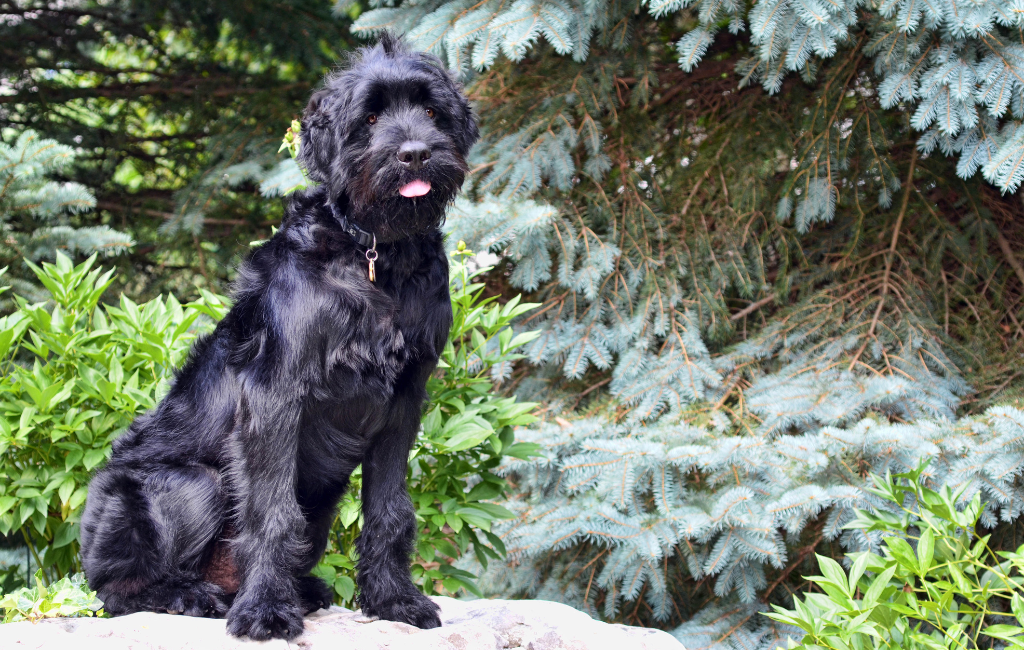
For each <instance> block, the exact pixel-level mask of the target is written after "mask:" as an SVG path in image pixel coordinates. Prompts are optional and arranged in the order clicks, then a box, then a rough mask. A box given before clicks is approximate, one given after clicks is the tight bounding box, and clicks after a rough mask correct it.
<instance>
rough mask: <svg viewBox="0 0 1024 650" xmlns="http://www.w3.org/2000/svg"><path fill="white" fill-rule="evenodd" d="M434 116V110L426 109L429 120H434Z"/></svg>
mask: <svg viewBox="0 0 1024 650" xmlns="http://www.w3.org/2000/svg"><path fill="white" fill-rule="evenodd" d="M434 115H436V113H434V109H432V108H428V109H427V117H429V118H430V119H434Z"/></svg>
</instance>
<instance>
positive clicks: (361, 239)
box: [331, 202, 377, 248]
mask: <svg viewBox="0 0 1024 650" xmlns="http://www.w3.org/2000/svg"><path fill="white" fill-rule="evenodd" d="M331 214H333V215H334V218H335V219H336V220H337V221H338V225H340V226H341V229H342V230H344V231H345V232H347V233H348V234H349V236H351V237H352V239H354V240H356V242H358V243H359V245H360V246H363V247H364V248H373V247H375V246H376V245H377V238H376V237H374V236H373V233H369V232H366V231H365V230H363V229H362V228H360V227H359V226H357V225H355V224H354V223H352V222H350V221H349V220H348V218H347V217H346V216H345V215H343V214H342V213H341V210H339V209H338V205H337V204H336V203H334V202H332V203H331Z"/></svg>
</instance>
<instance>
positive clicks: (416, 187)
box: [398, 181, 430, 199]
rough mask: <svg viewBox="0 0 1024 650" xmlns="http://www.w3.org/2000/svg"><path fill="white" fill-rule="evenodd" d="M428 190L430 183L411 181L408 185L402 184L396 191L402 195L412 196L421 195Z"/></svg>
mask: <svg viewBox="0 0 1024 650" xmlns="http://www.w3.org/2000/svg"><path fill="white" fill-rule="evenodd" d="M429 191H430V183H427V182H425V181H413V182H411V183H409V184H408V185H403V186H402V188H401V189H400V190H398V193H399V194H401V195H402V196H405V197H408V198H410V199H411V198H413V197H417V196H423V195H424V194H426V193H427V192H429Z"/></svg>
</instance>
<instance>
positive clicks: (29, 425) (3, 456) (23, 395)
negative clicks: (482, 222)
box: [0, 246, 536, 603]
mask: <svg viewBox="0 0 1024 650" xmlns="http://www.w3.org/2000/svg"><path fill="white" fill-rule="evenodd" d="M471 256H472V252H471V251H468V250H465V246H460V249H459V250H458V251H456V252H455V253H453V267H452V275H451V282H452V287H451V289H452V306H453V311H454V325H453V327H452V333H451V339H450V341H449V343H448V345H447V346H446V347H445V350H444V353H443V358H442V362H441V364H440V368H439V370H438V372H437V373H435V376H434V377H433V378H431V380H430V382H429V384H428V391H429V392H430V395H431V402H430V407H429V409H428V410H427V412H426V413H425V414H424V418H423V432H422V434H421V436H420V437H419V438H418V440H417V443H416V445H415V447H414V449H413V452H412V456H411V458H412V462H411V463H410V473H409V490H410V493H411V496H412V499H413V502H414V504H415V506H416V513H417V518H418V524H419V530H420V537H419V542H418V544H417V553H416V558H415V560H414V565H413V576H414V579H415V580H416V582H417V583H418V584H419V585H420V587H421V588H422V589H423V590H424V591H425V592H426V593H439V592H444V591H447V592H449V593H454V592H456V591H458V590H459V589H460V588H465V589H467V590H469V591H471V592H474V593H478V592H477V591H476V587H475V586H474V584H473V578H474V576H473V575H472V574H470V573H468V572H466V571H461V570H459V569H456V568H454V567H453V566H452V562H453V561H454V560H455V559H456V558H458V557H459V556H461V555H462V554H463V553H466V552H467V551H469V550H470V548H472V551H473V553H474V554H475V556H476V557H477V559H478V560H479V561H480V562H481V563H482V564H484V565H485V566H486V564H487V560H488V558H500V557H503V556H504V547H503V545H502V543H501V540H500V539H499V538H498V537H497V536H495V535H493V534H492V533H491V532H490V529H491V524H492V523H493V522H494V521H496V520H499V519H503V518H508V517H511V516H512V513H510V512H509V511H508V510H506V509H505V508H503V507H501V506H498V505H495V504H493V503H489V501H490V500H492V499H496V498H499V497H501V496H502V495H503V494H504V490H505V482H504V480H502V479H501V478H500V477H499V476H497V475H496V474H495V473H494V470H495V469H496V468H497V466H498V464H499V463H500V462H501V458H502V457H503V456H514V457H518V458H527V457H528V456H529V455H530V454H531V453H532V452H533V451H534V449H535V448H536V447H535V445H530V444H525V443H515V441H514V439H513V433H512V430H513V427H515V426H518V425H523V424H528V423H529V422H532V421H533V420H534V419H535V418H534V416H532V415H531V414H530V411H531V410H533V408H534V407H535V406H536V405H535V404H534V403H531V402H517V401H516V400H515V398H513V397H499V396H497V395H494V394H493V393H492V390H493V384H492V381H491V379H490V378H489V377H490V375H491V374H493V373H494V372H496V371H497V370H496V369H502V370H506V369H508V368H509V367H510V364H511V363H512V362H514V361H516V360H517V359H519V358H521V356H522V355H520V354H517V353H516V352H515V350H516V349H517V348H518V347H519V346H521V345H524V344H526V343H528V342H529V341H531V340H533V338H534V337H535V336H536V335H535V334H533V333H527V334H519V335H514V334H513V331H512V327H511V325H510V323H511V321H512V320H513V319H514V318H516V317H517V316H519V315H521V314H523V313H524V312H526V311H528V310H530V309H532V308H533V307H534V306H533V305H530V304H522V303H520V302H519V300H518V299H513V300H511V301H509V302H508V303H506V304H504V305H502V304H499V303H497V302H496V299H495V298H484V296H483V285H481V284H478V283H474V282H473V281H472V280H473V278H474V277H476V276H477V275H478V274H480V273H482V272H485V271H486V270H487V269H479V270H477V271H475V272H472V273H471V272H470V270H469V267H468V266H467V264H466V262H467V260H468V258H469V257H471ZM93 262H94V258H90V259H89V260H88V261H86V262H85V263H83V264H80V265H78V266H73V265H72V263H71V261H70V260H69V259H68V258H66V257H63V256H61V255H58V257H57V263H56V264H44V265H43V268H36V267H33V270H34V271H35V273H36V276H37V277H38V278H39V280H40V282H41V283H42V284H43V285H44V286H45V287H46V288H47V290H48V291H49V292H50V294H51V296H52V304H33V305H30V304H28V303H27V302H26V301H25V300H24V299H22V298H19V297H15V301H16V304H17V310H16V311H15V312H14V313H12V314H10V315H9V316H6V317H4V318H0V364H2V366H0V368H2V373H3V377H4V381H3V385H2V387H0V414H2V417H0V533H3V534H8V533H10V532H12V531H14V532H16V533H17V534H19V535H21V536H22V537H23V538H24V540H25V542H26V544H28V546H29V548H30V549H31V551H32V553H33V555H34V557H35V558H36V562H37V563H38V564H39V566H41V567H43V573H42V574H41V579H42V580H43V582H44V584H45V583H47V582H52V581H54V580H57V579H58V578H63V577H64V576H65V575H67V574H68V573H69V572H72V571H75V570H79V569H80V566H79V563H78V543H77V542H78V520H79V516H80V513H81V507H82V504H83V503H84V502H85V495H86V486H87V483H88V480H89V477H90V474H91V472H92V470H93V469H95V468H96V467H97V466H98V465H100V464H101V463H102V462H103V461H104V460H105V459H106V458H107V456H108V455H109V453H110V447H111V443H112V442H113V440H114V439H115V438H116V437H117V436H118V435H119V434H120V433H121V432H122V431H123V430H124V429H125V427H127V426H128V424H129V423H130V422H131V421H132V419H133V418H134V417H135V416H136V415H137V414H139V413H141V412H142V411H145V410H146V409H149V408H151V407H153V406H154V405H155V404H156V403H157V402H158V401H159V399H160V398H161V397H162V395H163V393H164V392H165V391H166V389H167V381H168V380H169V379H170V378H171V376H172V373H173V369H174V368H176V367H178V366H179V365H180V364H181V363H182V362H183V361H184V358H185V356H186V354H187V352H188V348H189V345H190V344H191V342H192V341H193V340H194V339H195V337H196V336H197V334H198V333H200V332H202V331H203V330H206V329H209V328H210V327H211V320H212V321H216V320H218V319H220V318H221V317H222V316H223V315H224V314H225V313H226V311H227V309H228V306H227V302H226V299H224V298H222V297H219V296H215V295H213V294H209V293H205V292H204V293H203V294H202V296H203V297H202V298H201V299H200V300H198V301H196V302H194V303H190V304H187V305H181V304H180V303H179V302H178V301H177V300H176V299H175V298H174V297H173V296H170V297H168V298H166V299H164V298H157V299H155V300H152V301H150V302H148V303H145V304H142V305H137V304H135V303H134V302H132V301H131V300H129V299H128V298H126V297H124V296H122V297H121V302H120V306H119V307H112V306H109V305H100V304H99V300H100V297H101V296H102V294H103V291H104V290H105V289H106V288H107V286H108V285H109V284H110V277H111V272H110V271H107V272H102V271H101V270H94V269H92V266H93ZM202 315H206V316H209V317H210V319H206V320H204V321H202V322H200V320H199V318H200V316H202ZM360 483H361V481H360V472H359V470H358V469H357V470H356V472H355V474H354V475H353V480H352V488H351V489H350V491H349V493H348V494H347V495H346V496H345V498H344V500H343V501H342V504H341V508H340V512H339V516H338V518H337V520H336V522H335V526H334V530H333V533H334V534H333V536H332V539H331V546H330V547H329V549H328V553H327V555H326V556H325V558H324V560H323V561H322V562H321V564H320V565H319V566H318V567H317V568H316V573H317V574H319V575H321V576H322V577H324V578H325V579H327V580H328V581H329V582H330V583H331V584H333V585H334V588H335V591H336V592H337V594H338V599H339V601H340V602H343V603H351V602H352V601H353V598H354V592H355V582H354V580H353V577H354V566H355V562H356V557H355V555H354V550H355V549H354V542H355V538H356V537H357V536H358V534H359V530H360V527H361V517H360V502H359V499H358V494H359V487H360Z"/></svg>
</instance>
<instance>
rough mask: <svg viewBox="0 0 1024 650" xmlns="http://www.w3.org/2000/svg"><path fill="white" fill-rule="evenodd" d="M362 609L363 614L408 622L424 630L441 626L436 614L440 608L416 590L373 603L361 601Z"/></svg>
mask: <svg viewBox="0 0 1024 650" xmlns="http://www.w3.org/2000/svg"><path fill="white" fill-rule="evenodd" d="M362 610H363V614H366V615H367V616H370V617H376V618H382V619H384V620H386V621H398V622H399V623H408V624H409V625H415V626H416V627H418V628H421V629H424V630H428V629H430V628H432V627H441V617H440V616H438V612H439V611H441V608H440V607H438V606H437V604H436V603H434V601H432V600H430V599H429V598H427V597H426V596H424V595H423V594H421V593H419V592H416V591H414V592H411V593H407V594H402V595H401V596H398V597H397V598H394V599H386V600H382V601H380V602H377V603H373V604H369V603H366V602H363V603H362Z"/></svg>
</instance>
